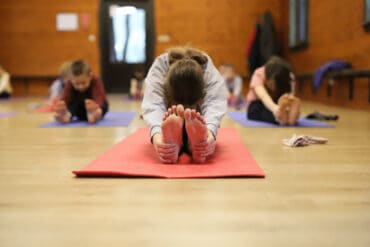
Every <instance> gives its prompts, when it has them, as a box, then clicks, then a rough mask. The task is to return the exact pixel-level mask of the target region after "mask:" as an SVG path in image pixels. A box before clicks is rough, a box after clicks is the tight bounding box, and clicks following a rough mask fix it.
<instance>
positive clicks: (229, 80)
mask: <svg viewBox="0 0 370 247" xmlns="http://www.w3.org/2000/svg"><path fill="white" fill-rule="evenodd" d="M222 75H223V77H224V78H225V83H226V87H227V89H228V93H227V103H228V105H229V106H233V107H238V106H239V105H240V103H241V102H242V101H243V99H242V88H243V80H242V78H241V77H240V76H239V75H238V74H237V73H236V72H235V69H234V66H233V65H231V64H224V65H223V74H222Z"/></svg>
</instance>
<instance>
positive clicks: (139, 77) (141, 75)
mask: <svg viewBox="0 0 370 247" xmlns="http://www.w3.org/2000/svg"><path fill="white" fill-rule="evenodd" d="M144 79H145V67H144V66H139V67H137V69H136V70H135V72H134V78H132V79H131V81H130V94H129V96H130V98H131V99H137V100H141V99H142V98H143V96H144V91H145V84H144Z"/></svg>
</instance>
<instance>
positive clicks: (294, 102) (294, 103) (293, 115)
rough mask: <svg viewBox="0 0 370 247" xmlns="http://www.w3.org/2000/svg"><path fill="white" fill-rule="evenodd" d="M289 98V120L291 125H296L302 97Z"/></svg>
mask: <svg viewBox="0 0 370 247" xmlns="http://www.w3.org/2000/svg"><path fill="white" fill-rule="evenodd" d="M289 100H290V111H289V118H288V122H289V124H290V125H295V124H296V123H297V120H298V118H299V114H300V108H301V101H300V99H298V98H297V97H294V96H290V98H289Z"/></svg>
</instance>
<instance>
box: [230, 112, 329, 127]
mask: <svg viewBox="0 0 370 247" xmlns="http://www.w3.org/2000/svg"><path fill="white" fill-rule="evenodd" d="M246 115H247V114H246V113H245V112H229V113H228V116H229V117H230V118H232V119H234V120H235V121H237V122H238V123H240V124H241V125H243V126H245V127H251V128H276V127H283V128H286V127H294V128H296V127H313V128H331V127H334V126H333V125H332V124H328V123H324V122H319V121H315V120H311V119H306V118H299V119H298V122H297V125H294V126H283V125H277V124H273V123H267V122H262V121H255V120H249V119H247V116H246Z"/></svg>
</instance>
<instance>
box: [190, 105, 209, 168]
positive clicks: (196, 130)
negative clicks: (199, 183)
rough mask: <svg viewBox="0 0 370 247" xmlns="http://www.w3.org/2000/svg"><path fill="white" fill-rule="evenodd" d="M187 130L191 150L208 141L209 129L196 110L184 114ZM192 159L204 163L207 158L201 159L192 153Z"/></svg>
mask: <svg viewBox="0 0 370 247" xmlns="http://www.w3.org/2000/svg"><path fill="white" fill-rule="evenodd" d="M184 117H185V129H186V133H187V135H188V138H189V144H190V149H191V150H194V149H195V148H194V147H195V146H196V145H197V144H199V143H201V142H204V141H207V127H206V124H205V120H204V118H203V116H201V115H200V114H199V113H198V112H196V111H195V110H190V109H186V110H185V112H184ZM192 158H193V160H194V161H195V162H197V163H204V162H205V160H206V157H201V156H200V155H199V154H197V153H196V152H193V151H192Z"/></svg>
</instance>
